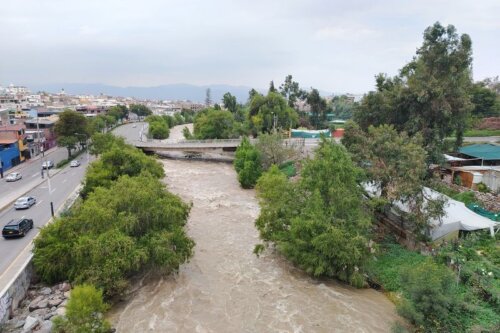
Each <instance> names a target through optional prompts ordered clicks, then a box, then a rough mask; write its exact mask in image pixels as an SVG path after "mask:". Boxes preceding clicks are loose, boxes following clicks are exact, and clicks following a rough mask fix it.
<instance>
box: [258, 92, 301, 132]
mask: <svg viewBox="0 0 500 333" xmlns="http://www.w3.org/2000/svg"><path fill="white" fill-rule="evenodd" d="M248 118H249V119H248V121H249V126H250V130H251V131H252V134H253V135H254V136H256V135H257V134H258V133H270V132H271V131H272V130H273V128H275V127H276V128H275V129H290V128H292V127H294V126H295V125H296V124H297V121H298V115H297V112H295V110H294V109H292V108H291V107H289V106H288V105H287V103H286V101H285V99H284V98H283V96H281V94H279V93H275V92H269V93H268V94H267V96H262V95H260V94H257V95H255V96H254V97H253V98H252V100H251V101H250V105H249V112H248Z"/></svg>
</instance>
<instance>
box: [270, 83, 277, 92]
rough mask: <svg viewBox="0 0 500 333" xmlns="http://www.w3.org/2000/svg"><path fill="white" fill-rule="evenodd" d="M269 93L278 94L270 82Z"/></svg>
mask: <svg viewBox="0 0 500 333" xmlns="http://www.w3.org/2000/svg"><path fill="white" fill-rule="evenodd" d="M269 92H272V93H275V92H278V91H277V90H276V88H275V87H274V81H271V82H270V83H269Z"/></svg>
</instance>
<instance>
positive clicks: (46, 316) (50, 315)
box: [43, 311, 56, 320]
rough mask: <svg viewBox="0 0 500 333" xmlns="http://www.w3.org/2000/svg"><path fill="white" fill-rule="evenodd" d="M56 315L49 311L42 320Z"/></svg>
mask: <svg viewBox="0 0 500 333" xmlns="http://www.w3.org/2000/svg"><path fill="white" fill-rule="evenodd" d="M55 315H56V312H55V311H49V312H48V313H47V314H46V315H45V316H43V320H49V319H50V318H52V317H54V316H55Z"/></svg>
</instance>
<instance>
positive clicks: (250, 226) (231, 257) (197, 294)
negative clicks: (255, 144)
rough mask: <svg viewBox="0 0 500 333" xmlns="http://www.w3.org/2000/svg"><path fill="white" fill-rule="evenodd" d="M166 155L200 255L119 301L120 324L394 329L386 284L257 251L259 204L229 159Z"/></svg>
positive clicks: (115, 319)
mask: <svg viewBox="0 0 500 333" xmlns="http://www.w3.org/2000/svg"><path fill="white" fill-rule="evenodd" d="M162 163H163V164H164V166H165V171H166V174H167V177H166V182H167V184H168V187H169V190H170V191H172V192H174V193H176V194H178V195H180V196H181V197H182V198H183V199H184V200H186V201H188V202H192V203H193V208H192V210H191V215H190V218H189V222H188V233H189V235H190V236H191V237H192V238H193V239H194V240H195V241H196V247H195V255H194V256H193V258H192V259H191V261H190V262H189V263H186V264H184V265H183V266H182V267H181V269H180V271H179V273H178V274H175V275H174V276H169V277H150V278H148V279H147V280H144V281H142V284H140V287H138V289H137V291H136V292H135V293H134V294H133V296H132V297H131V298H130V299H129V300H127V301H125V302H122V303H121V304H118V305H117V306H116V307H115V308H114V309H113V310H112V311H111V321H112V323H113V325H114V327H116V328H117V331H118V332H196V333H205V332H390V327H391V325H392V323H393V322H394V321H395V320H396V319H397V315H396V313H395V309H394V306H393V304H392V303H391V302H390V301H389V300H388V299H387V298H386V297H385V296H384V295H383V294H382V293H379V292H377V291H375V290H371V289H365V290H357V289H354V288H350V287H348V286H345V285H342V284H340V283H336V282H334V281H330V280H327V281H318V280H314V279H311V278H309V277H308V276H306V275H304V274H302V273H301V272H300V271H299V270H297V269H295V268H294V267H293V266H292V265H290V264H289V263H287V262H286V261H285V260H284V259H282V258H281V257H280V256H279V255H278V254H276V253H274V252H273V251H270V250H269V251H267V252H266V253H264V254H263V255H262V256H261V257H260V258H257V257H256V256H255V255H254V254H253V253H252V251H253V248H254V246H255V244H257V243H258V242H259V237H258V232H257V230H256V229H255V227H254V220H255V219H256V217H257V216H258V213H259V206H258V203H257V200H256V198H255V192H254V191H253V190H243V189H241V188H240V187H239V185H238V182H237V180H236V175H235V172H234V169H233V167H232V166H231V165H230V164H224V163H214V162H200V161H183V160H163V161H162Z"/></svg>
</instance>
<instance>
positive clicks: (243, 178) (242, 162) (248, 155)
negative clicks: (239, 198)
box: [234, 137, 262, 188]
mask: <svg viewBox="0 0 500 333" xmlns="http://www.w3.org/2000/svg"><path fill="white" fill-rule="evenodd" d="M234 168H235V170H236V172H237V173H238V180H239V182H240V184H241V187H243V188H253V187H254V186H255V184H256V183H257V179H259V177H260V175H261V173H262V167H261V156H260V153H259V151H258V150H257V148H255V146H253V145H252V144H251V143H250V141H249V140H248V138H247V137H245V138H243V140H242V141H241V144H240V145H239V146H238V148H237V149H236V154H235V158H234Z"/></svg>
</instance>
